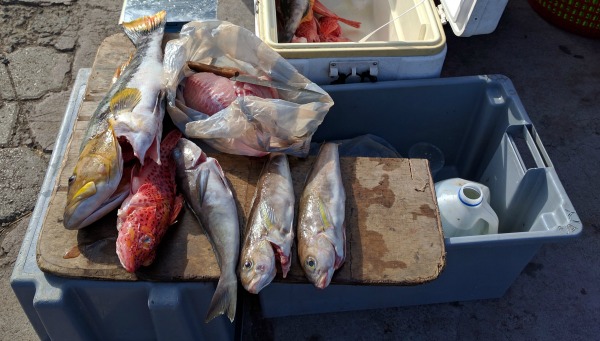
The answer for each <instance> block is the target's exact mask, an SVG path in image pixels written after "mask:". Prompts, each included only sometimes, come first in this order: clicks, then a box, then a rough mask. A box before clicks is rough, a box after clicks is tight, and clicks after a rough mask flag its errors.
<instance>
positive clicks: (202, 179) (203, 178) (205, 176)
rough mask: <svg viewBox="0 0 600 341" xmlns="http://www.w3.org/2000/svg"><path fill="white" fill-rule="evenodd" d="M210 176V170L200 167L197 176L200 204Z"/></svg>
mask: <svg viewBox="0 0 600 341" xmlns="http://www.w3.org/2000/svg"><path fill="white" fill-rule="evenodd" d="M209 178H210V170H208V169H202V170H201V171H200V174H199V176H198V180H196V181H197V183H196V184H197V186H198V188H199V189H200V190H199V191H198V192H199V193H200V205H202V204H203V203H204V194H206V188H207V187H208V180H209Z"/></svg>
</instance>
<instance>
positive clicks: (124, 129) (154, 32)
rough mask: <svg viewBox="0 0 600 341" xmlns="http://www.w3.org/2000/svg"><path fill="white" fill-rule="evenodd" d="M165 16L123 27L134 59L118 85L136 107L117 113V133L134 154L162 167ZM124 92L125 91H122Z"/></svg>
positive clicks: (147, 18) (141, 20) (145, 18)
mask: <svg viewBox="0 0 600 341" xmlns="http://www.w3.org/2000/svg"><path fill="white" fill-rule="evenodd" d="M165 25H166V12H165V11H160V12H158V13H156V14H154V15H151V16H145V17H141V18H138V19H136V20H133V21H131V22H127V23H124V24H123V29H124V31H125V34H126V35H127V36H128V37H129V39H130V40H131V42H132V43H133V44H134V45H135V48H136V49H135V52H134V54H133V56H131V57H130V59H129V61H127V63H126V66H125V67H124V68H123V71H122V72H121V73H120V74H119V75H118V80H117V82H116V83H115V85H117V84H122V86H123V87H124V88H126V89H130V90H129V95H130V96H136V98H137V99H138V101H137V103H136V105H135V106H133V107H127V108H123V109H122V110H117V111H116V115H115V121H116V124H115V126H114V129H115V133H116V134H117V136H119V137H124V138H125V139H126V140H127V141H128V142H129V144H131V146H132V147H133V153H134V155H135V156H136V157H137V158H138V160H139V161H140V163H141V164H144V161H145V159H146V153H148V154H149V156H150V159H152V160H154V161H155V162H158V163H160V160H161V158H160V139H161V134H162V122H163V118H164V109H163V107H162V97H164V94H163V92H162V83H161V81H160V80H161V78H162V72H163V67H162V59H163V52H162V41H163V35H164V29H165ZM121 91H122V90H121Z"/></svg>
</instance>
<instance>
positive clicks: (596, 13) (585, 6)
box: [529, 0, 600, 38]
mask: <svg viewBox="0 0 600 341" xmlns="http://www.w3.org/2000/svg"><path fill="white" fill-rule="evenodd" d="M529 4H530V5H531V7H532V8H533V9H534V10H535V11H536V12H537V13H538V14H539V15H540V16H541V17H542V18H544V19H545V20H547V21H548V22H550V23H552V24H554V25H556V26H558V27H560V28H563V29H565V30H566V31H569V32H573V33H576V34H579V35H582V36H586V37H590V38H600V0H580V1H576V0H555V1H551V0H529Z"/></svg>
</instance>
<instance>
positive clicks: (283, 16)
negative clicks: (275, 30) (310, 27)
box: [277, 0, 311, 43]
mask: <svg viewBox="0 0 600 341" xmlns="http://www.w3.org/2000/svg"><path fill="white" fill-rule="evenodd" d="M277 7H278V11H279V13H280V16H279V19H280V23H281V30H280V31H279V34H278V38H279V39H278V40H279V42H280V43H289V42H291V41H292V38H294V33H295V32H296V30H297V29H298V26H300V23H301V22H302V21H303V20H305V19H306V16H307V14H309V13H311V12H309V10H310V2H309V0H279V5H278V6H277ZM308 19H311V18H308Z"/></svg>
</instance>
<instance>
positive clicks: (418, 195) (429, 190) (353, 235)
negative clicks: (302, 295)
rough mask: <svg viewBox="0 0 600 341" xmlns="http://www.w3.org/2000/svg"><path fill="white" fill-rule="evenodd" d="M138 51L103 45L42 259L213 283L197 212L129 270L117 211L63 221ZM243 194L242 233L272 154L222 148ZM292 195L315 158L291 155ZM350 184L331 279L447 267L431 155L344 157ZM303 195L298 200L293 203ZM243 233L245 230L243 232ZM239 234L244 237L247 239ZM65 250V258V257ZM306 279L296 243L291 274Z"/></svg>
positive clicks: (71, 270)
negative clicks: (152, 256) (78, 166)
mask: <svg viewBox="0 0 600 341" xmlns="http://www.w3.org/2000/svg"><path fill="white" fill-rule="evenodd" d="M131 51H133V46H132V45H131V43H130V42H129V41H128V40H127V38H126V37H125V36H124V35H123V34H117V35H113V36H111V37H108V38H107V39H106V40H104V41H103V43H102V44H101V45H100V48H99V50H98V54H97V56H96V59H95V62H94V65H93V69H92V74H91V76H90V79H89V83H88V86H87V91H86V95H85V98H84V101H83V103H82V106H81V108H80V109H79V112H78V117H77V121H76V123H75V127H74V131H73V134H72V135H71V138H70V142H69V145H68V147H67V152H66V154H65V157H64V159H63V162H62V165H61V168H60V169H59V172H58V175H57V177H58V180H57V184H56V186H55V188H54V191H53V194H52V197H51V200H50V203H49V208H48V210H47V213H46V216H45V217H44V219H43V226H42V229H41V232H40V235H39V241H38V248H37V261H38V265H39V267H40V269H41V270H42V271H45V272H48V273H52V274H55V275H58V276H64V277H74V278H88V279H102V280H153V281H215V280H217V279H218V277H219V267H218V265H217V261H216V258H215V255H214V253H213V250H212V247H211V245H210V242H209V241H208V239H207V237H206V234H205V232H204V230H203V229H202V227H201V226H200V225H199V223H198V222H197V221H196V219H195V217H194V216H193V214H191V212H189V211H188V210H187V208H186V209H184V210H183V212H182V214H181V215H180V216H179V220H178V222H177V223H176V224H175V225H173V226H171V227H170V229H169V231H168V232H167V234H166V236H165V238H164V239H163V241H162V243H161V244H160V246H159V249H158V251H157V257H156V261H155V262H154V264H152V265H151V266H149V267H143V268H141V269H140V270H139V271H138V272H136V273H135V274H130V273H128V272H126V271H125V270H124V269H123V268H122V267H121V265H120V263H119V260H118V258H117V255H116V252H115V242H116V237H117V230H116V210H115V211H114V212H112V213H110V214H108V215H107V216H105V217H104V218H102V219H101V220H99V221H98V222H96V223H94V224H92V225H90V226H88V227H86V228H84V229H82V230H79V231H70V230H67V229H65V228H64V227H63V225H62V215H63V211H64V206H65V202H66V193H67V179H68V178H69V176H70V175H71V174H72V171H73V168H74V166H75V163H76V161H77V157H78V152H79V145H80V143H81V139H82V135H83V132H84V130H85V128H86V127H87V124H88V122H89V119H90V117H91V115H92V113H93V111H94V110H95V108H96V106H97V104H98V102H99V101H100V100H101V99H102V97H103V96H104V93H105V92H106V91H107V90H108V88H109V86H110V82H111V79H112V76H113V73H114V70H115V69H116V68H117V67H118V66H119V65H120V64H121V63H122V62H123V61H125V60H126V59H127V58H128V56H129V54H130V53H131ZM213 156H214V157H215V158H217V160H218V161H219V162H220V164H221V166H222V168H223V170H224V171H225V174H226V176H227V179H228V180H229V182H230V184H231V185H232V189H233V192H234V195H235V197H236V200H237V205H238V213H239V219H240V233H243V230H244V226H245V223H246V218H247V215H248V213H249V211H250V204H251V201H252V198H253V196H254V191H255V189H256V187H255V186H256V183H257V181H258V177H259V175H260V171H261V169H262V165H263V163H264V162H265V161H266V158H252V157H245V156H236V155H227V154H218V155H213ZM289 161H290V168H291V171H292V177H293V180H294V189H295V194H296V197H297V198H299V195H300V194H301V192H302V186H303V183H304V180H305V177H306V174H307V173H308V171H309V169H310V167H311V165H312V163H313V161H314V158H313V157H309V158H306V159H300V158H296V157H290V158H289ZM341 165H342V177H343V181H344V187H345V189H346V196H347V201H346V226H347V227H346V228H347V232H346V233H347V250H348V255H347V258H346V262H345V264H344V265H343V266H342V267H341V268H340V269H339V270H338V271H337V272H336V273H335V275H334V277H333V280H332V283H334V284H335V283H343V284H385V285H414V284H420V283H424V282H428V281H431V280H433V279H435V278H437V277H438V275H439V274H440V272H441V270H442V269H443V267H444V265H445V250H444V239H443V235H442V229H441V223H440V218H439V212H438V208H437V204H436V199H435V191H434V186H433V181H432V178H431V175H430V173H429V168H428V164H427V161H426V160H422V159H400V158H397V159H391V158H387V159H386V158H368V157H358V158H354V157H347V158H346V157H343V158H341ZM297 201H298V200H297ZM242 236H243V234H242ZM241 239H242V238H241ZM65 255H68V256H67V257H65ZM275 281H281V282H302V283H306V282H307V281H306V279H305V277H304V274H303V272H302V269H301V267H300V265H299V264H298V262H297V256H296V249H295V247H294V248H293V260H292V268H291V270H290V273H289V274H288V277H287V278H285V279H283V278H281V275H280V274H278V276H277V277H276V279H275Z"/></svg>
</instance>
